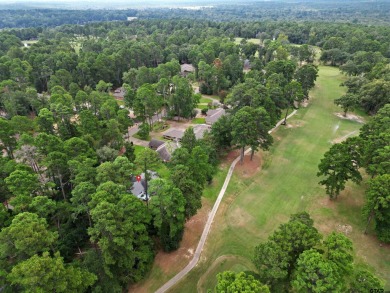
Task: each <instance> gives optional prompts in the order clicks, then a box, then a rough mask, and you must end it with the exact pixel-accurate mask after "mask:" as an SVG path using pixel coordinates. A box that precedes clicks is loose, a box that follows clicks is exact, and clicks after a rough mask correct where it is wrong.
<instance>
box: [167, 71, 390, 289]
mask: <svg viewBox="0 0 390 293" xmlns="http://www.w3.org/2000/svg"><path fill="white" fill-rule="evenodd" d="M342 79H343V77H342V76H341V75H340V73H339V71H338V69H336V68H332V67H320V76H319V80H318V82H317V86H316V88H315V89H314V90H313V91H312V98H311V100H310V104H309V106H308V107H307V108H302V109H300V110H299V111H298V113H297V114H296V115H295V116H294V117H292V118H291V120H290V121H289V123H288V125H287V127H285V128H283V127H282V128H279V129H278V130H277V131H276V132H275V133H274V139H275V143H274V146H273V147H272V148H271V150H270V152H261V153H258V154H257V155H256V156H257V158H259V162H262V166H261V167H260V163H259V168H258V170H257V171H256V172H254V173H251V174H249V175H248V174H246V175H245V174H244V173H243V172H235V175H234V176H233V178H232V181H231V182H230V184H229V188H228V191H227V194H226V195H225V197H224V199H223V202H222V204H221V206H220V209H219V211H218V213H217V216H216V218H215V220H214V223H213V226H212V230H211V231H210V235H209V238H208V240H207V242H206V246H205V250H204V252H203V253H202V255H201V261H200V263H199V264H198V265H197V266H196V268H195V269H194V270H193V271H191V272H190V273H189V275H187V276H186V277H185V278H184V279H183V280H182V281H181V282H180V283H178V284H177V285H176V286H175V287H174V288H172V290H171V291H170V292H195V291H198V292H206V290H207V289H209V288H212V287H213V286H214V285H215V284H216V274H217V273H218V272H220V271H224V270H228V269H232V270H238V269H239V270H252V269H253V266H252V264H251V263H250V259H251V258H252V254H253V249H254V247H255V246H256V245H257V243H259V242H261V241H264V240H265V239H266V238H267V237H268V235H269V234H270V233H271V232H272V231H273V230H275V228H276V227H277V226H278V225H279V224H281V223H283V222H286V221H287V220H288V218H289V215H290V214H292V213H296V212H299V211H303V210H306V211H308V212H309V213H310V214H311V216H312V217H313V219H314V221H315V226H316V227H317V228H318V229H319V230H320V231H321V232H322V233H323V234H328V233H330V232H331V231H334V230H336V231H337V230H339V231H345V232H346V234H348V237H350V238H351V239H352V241H353V243H354V248H355V255H356V257H355V261H356V262H358V263H359V262H363V261H364V262H367V263H368V264H369V265H371V266H372V267H373V268H374V269H375V271H376V273H377V274H378V275H379V276H380V277H382V278H383V279H385V280H386V281H387V285H386V289H389V281H390V247H389V245H387V246H386V245H380V243H379V242H378V241H377V240H376V239H375V238H374V237H373V236H365V235H364V234H363V229H364V224H365V222H364V220H363V219H362V217H361V204H362V202H363V191H362V190H361V187H358V186H356V185H354V184H348V186H347V189H346V190H345V191H344V192H343V193H342V194H341V195H340V197H339V199H338V200H337V201H336V202H333V201H330V200H328V198H327V196H326V194H325V190H324V188H323V187H321V186H320V185H318V181H319V180H318V178H317V176H316V173H317V165H318V163H319V161H320V159H321V158H322V156H323V154H324V152H325V151H327V150H328V149H329V147H330V145H331V143H332V141H334V140H337V139H338V138H340V137H344V136H346V135H348V134H350V133H352V132H354V133H355V134H357V133H358V131H357V130H358V129H359V128H360V127H361V124H359V123H357V122H354V121H349V120H343V119H340V118H338V117H337V116H336V115H334V113H335V112H339V111H340V109H338V108H337V107H336V106H334V105H333V102H332V101H333V99H334V98H337V97H338V96H340V94H341V93H342V92H343V89H342V88H340V87H339V84H340V82H341V81H342ZM221 259H226V261H224V262H223V264H222V262H221ZM161 284H163V282H161Z"/></svg>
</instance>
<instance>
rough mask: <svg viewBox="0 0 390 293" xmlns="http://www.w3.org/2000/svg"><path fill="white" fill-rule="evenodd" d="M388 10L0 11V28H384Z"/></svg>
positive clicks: (312, 6)
mask: <svg viewBox="0 0 390 293" xmlns="http://www.w3.org/2000/svg"><path fill="white" fill-rule="evenodd" d="M183 5H184V4H183ZM15 8H17V7H15ZM0 9H1V6H0ZM389 11H390V2H389V1H376V2H368V1H367V2H364V1H354V2H353V1H330V2H316V1H313V0H310V1H307V2H299V3H288V2H272V1H271V2H263V1H259V2H246V3H242V2H241V3H240V4H217V5H214V6H213V7H208V8H202V9H183V8H161V7H158V8H148V9H142V10H137V9H127V10H62V9H13V10H8V9H7V10H6V9H3V10H0V29H3V28H27V27H55V26H59V25H63V24H85V23H89V22H100V21H115V20H126V18H127V17H129V16H137V17H140V18H146V19H150V18H153V19H188V18H189V19H207V20H211V19H212V20H214V21H265V20H273V21H282V20H283V21H290V20H291V21H321V22H351V23H364V24H376V25H379V24H382V25H383V24H388V23H389V19H390V18H389V17H388V14H389Z"/></svg>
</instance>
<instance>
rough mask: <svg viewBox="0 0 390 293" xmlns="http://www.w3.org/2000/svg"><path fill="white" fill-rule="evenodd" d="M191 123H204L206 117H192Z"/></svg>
mask: <svg viewBox="0 0 390 293" xmlns="http://www.w3.org/2000/svg"><path fill="white" fill-rule="evenodd" d="M191 123H193V124H205V123H206V118H194V119H192V121H191Z"/></svg>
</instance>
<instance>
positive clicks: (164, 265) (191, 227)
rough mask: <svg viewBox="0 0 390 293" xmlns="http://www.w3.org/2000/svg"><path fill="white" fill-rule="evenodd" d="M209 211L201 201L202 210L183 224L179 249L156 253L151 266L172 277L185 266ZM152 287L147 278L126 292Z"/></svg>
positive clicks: (205, 201)
mask: <svg viewBox="0 0 390 293" xmlns="http://www.w3.org/2000/svg"><path fill="white" fill-rule="evenodd" d="M210 210H211V205H210V203H209V202H208V201H207V200H202V208H201V209H200V210H199V211H198V213H197V214H196V215H195V216H193V217H192V218H191V219H189V220H187V222H186V223H185V229H184V235H183V240H182V241H181V243H180V248H179V249H178V250H176V251H173V252H170V253H166V252H164V251H162V250H160V251H158V253H157V255H156V257H155V260H154V264H153V267H154V269H155V268H156V267H157V268H158V269H159V270H161V271H162V273H163V274H164V275H165V276H172V275H175V274H176V273H177V272H179V271H180V270H181V269H183V268H184V267H185V266H186V265H187V263H188V262H189V261H190V260H191V258H192V255H193V253H194V251H195V249H196V246H197V245H198V241H199V239H200V236H201V234H202V232H203V228H204V226H205V224H206V221H207V216H208V214H209V212H210ZM152 286H153V279H152V278H149V279H148V280H147V281H146V282H140V283H137V284H135V285H133V286H131V287H130V288H129V291H128V292H137V293H146V292H150V291H151V287H152Z"/></svg>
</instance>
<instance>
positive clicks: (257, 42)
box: [234, 38, 260, 45]
mask: <svg viewBox="0 0 390 293" xmlns="http://www.w3.org/2000/svg"><path fill="white" fill-rule="evenodd" d="M242 40H243V38H234V43H236V44H237V45H239V44H241V41H242ZM246 41H247V42H249V43H253V44H256V45H259V44H260V39H246Z"/></svg>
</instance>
